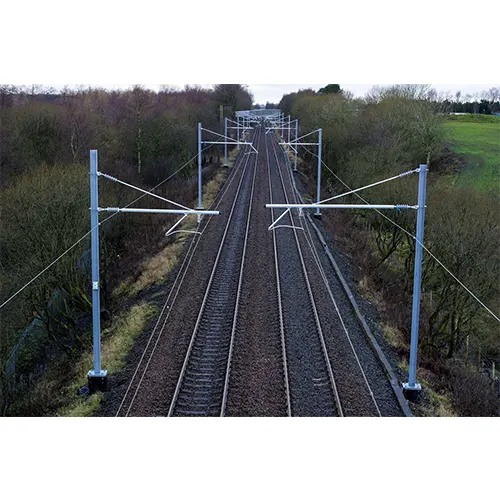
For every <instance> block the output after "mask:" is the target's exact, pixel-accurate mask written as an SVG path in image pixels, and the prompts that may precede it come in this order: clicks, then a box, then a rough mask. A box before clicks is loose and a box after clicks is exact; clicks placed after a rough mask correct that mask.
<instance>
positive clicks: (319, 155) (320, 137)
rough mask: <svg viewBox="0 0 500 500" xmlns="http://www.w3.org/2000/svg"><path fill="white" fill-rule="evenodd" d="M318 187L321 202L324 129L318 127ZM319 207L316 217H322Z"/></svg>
mask: <svg viewBox="0 0 500 500" xmlns="http://www.w3.org/2000/svg"><path fill="white" fill-rule="evenodd" d="M318 135H319V137H318V189H317V195H316V203H320V202H321V149H322V147H321V145H322V142H323V129H321V128H320V129H318ZM319 210H320V209H319V207H318V208H317V209H316V213H315V214H314V217H315V218H316V219H321V212H320V211H319Z"/></svg>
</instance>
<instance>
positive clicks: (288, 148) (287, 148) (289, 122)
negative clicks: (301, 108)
mask: <svg viewBox="0 0 500 500" xmlns="http://www.w3.org/2000/svg"><path fill="white" fill-rule="evenodd" d="M290 120H291V116H290V115H288V144H290V126H291V121H290ZM286 150H287V151H290V146H287V147H286Z"/></svg>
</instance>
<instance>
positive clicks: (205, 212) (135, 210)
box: [98, 207, 222, 215]
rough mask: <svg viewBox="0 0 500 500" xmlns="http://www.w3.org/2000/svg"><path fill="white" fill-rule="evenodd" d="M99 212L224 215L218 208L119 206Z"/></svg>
mask: <svg viewBox="0 0 500 500" xmlns="http://www.w3.org/2000/svg"><path fill="white" fill-rule="evenodd" d="M98 210H99V212H123V213H137V214H181V215H190V214H196V215H222V212H219V211H217V210H169V209H156V208H118V207H107V208H98Z"/></svg>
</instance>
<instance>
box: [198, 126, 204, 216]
mask: <svg viewBox="0 0 500 500" xmlns="http://www.w3.org/2000/svg"><path fill="white" fill-rule="evenodd" d="M202 208H203V204H202V185H201V123H198V209H200V210H201V209H202ZM200 219H201V216H200V215H198V224H199V223H200Z"/></svg>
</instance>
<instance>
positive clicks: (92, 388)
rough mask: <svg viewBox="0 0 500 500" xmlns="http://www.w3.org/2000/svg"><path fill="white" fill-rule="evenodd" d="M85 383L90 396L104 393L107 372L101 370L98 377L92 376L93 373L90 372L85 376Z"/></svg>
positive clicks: (106, 387) (106, 383) (106, 384)
mask: <svg viewBox="0 0 500 500" xmlns="http://www.w3.org/2000/svg"><path fill="white" fill-rule="evenodd" d="M87 382H88V388H89V393H90V394H94V393H96V392H98V391H99V392H106V391H107V389H108V372H107V371H106V370H102V371H101V373H100V374H99V375H94V372H93V371H90V372H89V373H88V375H87Z"/></svg>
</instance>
